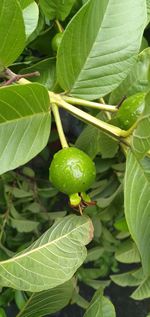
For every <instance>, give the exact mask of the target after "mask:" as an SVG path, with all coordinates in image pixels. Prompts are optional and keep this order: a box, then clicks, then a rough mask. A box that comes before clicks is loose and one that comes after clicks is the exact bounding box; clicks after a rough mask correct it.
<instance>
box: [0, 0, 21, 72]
mask: <svg viewBox="0 0 150 317" xmlns="http://www.w3.org/2000/svg"><path fill="white" fill-rule="evenodd" d="M0 43H1V45H0V71H2V70H3V68H4V67H7V66H9V65H10V64H11V63H12V62H14V61H15V60H16V58H17V57H18V56H19V55H20V54H21V52H22V51H23V49H24V46H25V29H24V21H23V16H22V11H21V8H20V6H19V3H18V1H16V0H11V1H9V4H8V0H0Z"/></svg>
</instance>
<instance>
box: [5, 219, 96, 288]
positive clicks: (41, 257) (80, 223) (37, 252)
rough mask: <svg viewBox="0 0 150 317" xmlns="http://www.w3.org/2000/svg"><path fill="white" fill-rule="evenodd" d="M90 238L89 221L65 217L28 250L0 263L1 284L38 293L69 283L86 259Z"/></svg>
mask: <svg viewBox="0 0 150 317" xmlns="http://www.w3.org/2000/svg"><path fill="white" fill-rule="evenodd" d="M92 237H93V226H92V223H91V220H90V219H89V218H87V217H85V216H82V217H79V216H75V215H71V216H67V217H64V218H63V219H60V220H58V221H56V223H55V224H54V225H53V226H52V227H51V228H50V229H49V230H47V231H46V232H45V233H44V234H43V235H42V236H41V237H40V238H39V239H38V240H37V241H35V242H34V243H33V244H32V245H31V246H30V247H29V248H27V249H26V250H24V251H23V252H21V253H19V254H17V255H16V256H15V257H13V258H11V259H9V260H7V261H3V262H0V285H1V286H8V287H12V288H16V289H21V290H26V291H31V292H40V291H42V290H46V289H50V288H53V287H56V286H57V285H60V284H62V283H64V282H66V281H67V280H69V279H70V278H71V277H72V276H73V274H74V273H75V271H76V270H77V269H78V267H79V266H80V265H81V264H82V263H83V261H84V260H85V258H86V255H87V251H86V248H85V245H86V244H87V243H89V242H90V240H91V239H92Z"/></svg>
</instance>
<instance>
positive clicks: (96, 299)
mask: <svg viewBox="0 0 150 317" xmlns="http://www.w3.org/2000/svg"><path fill="white" fill-rule="evenodd" d="M94 316H95V317H96V316H97V317H116V313H115V309H114V306H113V304H112V303H111V301H110V300H109V299H108V298H107V297H104V296H103V292H102V290H101V289H99V290H98V291H96V293H95V294H94V296H93V298H92V301H91V303H90V305H89V307H88V308H87V311H86V312H85V314H84V317H94Z"/></svg>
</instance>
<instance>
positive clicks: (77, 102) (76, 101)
mask: <svg viewBox="0 0 150 317" xmlns="http://www.w3.org/2000/svg"><path fill="white" fill-rule="evenodd" d="M62 99H63V100H64V101H66V102H68V103H70V104H73V105H78V106H83V107H89V108H94V109H98V110H103V111H110V112H117V111H118V109H117V107H116V106H111V105H106V104H104V103H98V102H93V101H88V100H83V99H79V98H74V97H69V96H64V95H62Z"/></svg>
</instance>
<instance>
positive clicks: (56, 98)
mask: <svg viewBox="0 0 150 317" xmlns="http://www.w3.org/2000/svg"><path fill="white" fill-rule="evenodd" d="M49 96H50V100H51V102H54V103H56V104H57V105H58V106H59V107H62V108H63V109H65V110H67V111H68V112H70V113H71V114H72V115H73V116H75V117H77V118H78V119H80V120H82V121H84V122H86V123H88V124H92V125H93V126H95V127H96V128H99V129H101V130H102V131H104V132H106V133H109V134H110V135H112V136H114V137H115V138H117V139H118V138H120V137H126V136H127V135H128V134H127V131H124V130H122V129H120V128H118V127H116V126H113V125H111V124H109V123H106V122H104V121H102V120H100V119H97V118H95V117H93V116H91V115H90V114H88V113H87V112H85V111H82V110H80V109H78V108H76V107H74V106H72V105H71V104H68V103H67V102H66V101H65V100H63V99H62V97H61V96H60V95H56V94H54V93H52V92H49Z"/></svg>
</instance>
